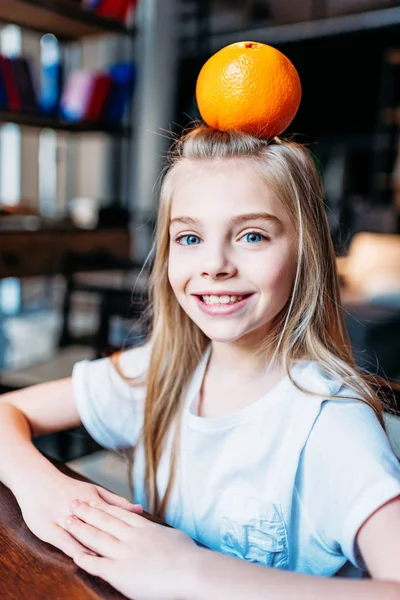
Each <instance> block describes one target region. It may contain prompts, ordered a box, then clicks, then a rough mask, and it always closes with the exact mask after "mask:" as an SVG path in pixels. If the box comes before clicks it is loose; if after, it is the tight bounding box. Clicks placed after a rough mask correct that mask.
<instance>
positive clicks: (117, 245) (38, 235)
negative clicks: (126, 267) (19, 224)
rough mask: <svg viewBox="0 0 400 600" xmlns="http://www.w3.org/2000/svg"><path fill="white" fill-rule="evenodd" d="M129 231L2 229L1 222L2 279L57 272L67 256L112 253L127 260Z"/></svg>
mask: <svg viewBox="0 0 400 600" xmlns="http://www.w3.org/2000/svg"><path fill="white" fill-rule="evenodd" d="M130 245H131V240H130V234H129V230H128V229H127V228H124V229H121V228H119V229H118V228H115V229H101V228H100V229H92V230H84V229H77V228H72V227H69V228H67V227H66V228H62V227H61V226H60V227H58V228H54V229H38V230H37V231H28V230H24V231H23V230H20V231H18V230H15V231H14V230H11V231H9V230H6V229H5V230H3V229H2V228H1V223H0V278H2V277H31V276H42V275H43V276H51V275H58V274H59V273H62V272H63V271H64V262H65V259H66V256H67V255H68V254H69V253H71V252H74V253H76V254H93V253H99V252H112V255H113V256H114V257H115V258H121V259H128V258H129V254H130Z"/></svg>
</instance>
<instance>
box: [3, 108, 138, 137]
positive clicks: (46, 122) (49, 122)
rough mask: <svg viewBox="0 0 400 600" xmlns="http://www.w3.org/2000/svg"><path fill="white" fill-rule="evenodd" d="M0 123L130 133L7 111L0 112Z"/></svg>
mask: <svg viewBox="0 0 400 600" xmlns="http://www.w3.org/2000/svg"><path fill="white" fill-rule="evenodd" d="M0 123H15V124H16V125H21V127H35V128H37V129H44V128H46V127H49V128H50V129H55V130H57V131H69V132H70V133H87V132H97V133H105V134H108V135H129V134H130V131H131V128H130V127H118V126H108V127H107V126H105V125H102V124H101V123H70V122H69V121H61V120H60V119H57V118H55V117H45V116H42V115H29V114H23V113H15V112H11V111H7V110H0Z"/></svg>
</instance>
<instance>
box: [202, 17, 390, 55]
mask: <svg viewBox="0 0 400 600" xmlns="http://www.w3.org/2000/svg"><path fill="white" fill-rule="evenodd" d="M399 26H400V8H398V7H394V8H386V9H379V10H373V11H368V12H363V13H358V14H353V15H343V16H339V17H330V18H329V19H318V20H314V21H304V22H301V23H293V24H290V25H274V26H264V27H258V28H253V29H248V30H241V31H229V32H224V33H219V34H218V33H212V34H211V35H210V46H209V47H210V51H211V52H215V51H217V50H219V49H220V48H222V47H223V46H226V45H228V44H232V43H233V42H239V41H248V40H254V41H257V42H264V43H266V44H272V45H274V44H276V45H279V44H288V43H294V42H302V41H307V40H314V39H321V38H329V37H330V38H334V37H339V36H344V35H349V34H353V33H362V32H367V31H377V30H390V29H395V28H399Z"/></svg>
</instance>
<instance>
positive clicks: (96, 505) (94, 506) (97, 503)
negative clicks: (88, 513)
mask: <svg viewBox="0 0 400 600" xmlns="http://www.w3.org/2000/svg"><path fill="white" fill-rule="evenodd" d="M89 506H93V508H99V506H100V502H97V501H96V500H91V501H90V502H89Z"/></svg>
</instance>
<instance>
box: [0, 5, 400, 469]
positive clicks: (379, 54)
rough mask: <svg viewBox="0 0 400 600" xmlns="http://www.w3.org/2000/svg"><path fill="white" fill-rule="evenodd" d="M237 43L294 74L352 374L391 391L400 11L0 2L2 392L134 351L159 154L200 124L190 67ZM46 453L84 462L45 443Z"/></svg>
mask: <svg viewBox="0 0 400 600" xmlns="http://www.w3.org/2000/svg"><path fill="white" fill-rule="evenodd" d="M239 40H250V41H259V42H264V43H268V44H271V45H273V46H275V47H277V48H279V49H280V50H281V51H282V52H284V53H285V54H286V55H287V56H288V57H289V58H290V59H291V60H292V62H293V63H294V65H295V66H296V68H297V70H298V71H299V74H300V78H301V81H302V85H303V99H302V103H301V106H300V109H299V112H298V114H297V116H296V118H295V120H294V121H293V123H292V124H291V126H290V128H289V129H288V131H287V132H286V133H285V135H287V136H294V139H295V140H297V141H299V142H303V143H306V144H307V145H308V146H309V147H310V149H311V150H312V151H313V153H314V155H315V160H316V163H317V165H318V168H319V170H320V172H321V175H322V178H323V181H324V185H325V190H326V204H327V213H328V219H329V223H330V228H331V234H332V239H333V241H334V245H335V249H336V253H337V262H338V268H339V273H340V281H341V289H342V299H343V303H344V306H345V311H346V323H347V327H348V330H349V333H350V337H351V342H352V345H353V349H354V352H355V355H356V357H357V361H358V363H359V365H360V366H361V367H363V368H364V369H366V370H367V371H368V372H370V373H371V374H375V375H379V376H382V377H384V378H385V379H387V380H388V381H389V382H390V383H391V385H392V386H393V389H394V390H396V389H397V387H396V385H397V380H398V379H399V378H400V154H399V147H400V146H399V132H400V5H399V2H398V0H168V1H166V0H139V1H138V0H2V1H1V4H0V390H1V391H2V392H4V391H7V390H11V389H17V388H21V387H25V386H28V385H32V384H34V383H39V382H42V381H47V380H50V379H55V378H59V377H66V376H68V375H69V374H70V373H71V370H72V366H73V364H74V362H75V361H77V360H80V359H82V358H93V357H99V356H105V355H107V354H109V353H110V352H112V351H113V349H115V348H119V347H124V346H127V345H132V344H135V343H138V342H140V340H141V339H142V338H143V335H145V333H146V321H145V319H144V318H143V310H144V308H145V307H146V294H147V278H148V274H149V271H150V269H151V261H150V262H149V263H146V262H145V259H146V256H147V254H148V252H149V250H150V248H151V243H152V232H153V227H154V220H155V210H156V203H157V193H158V180H159V173H160V171H161V169H162V167H163V164H164V160H165V154H166V151H167V149H168V147H169V145H170V143H171V139H172V136H173V135H176V134H179V132H180V131H181V130H182V128H184V127H186V126H187V125H188V124H190V123H191V122H192V121H193V120H195V119H197V118H198V117H199V114H198V111H197V107H196V103H195V98H194V90H195V82H196V78H197V75H198V73H199V70H200V68H201V66H202V65H203V63H204V62H205V61H206V60H207V58H209V57H210V56H211V55H212V54H213V53H214V52H216V51H217V50H219V49H220V48H222V47H223V46H225V45H226V44H229V43H232V42H235V41H239ZM394 422H395V421H394V417H393V423H394ZM82 444H86V446H85V448H86V451H87V450H88V446H87V440H86V441H85V440H84V441H83V442H82ZM399 444H400V442H399ZM55 452H56V454H57V455H58V456H60V457H61V458H65V457H70V455H71V452H72V454H73V455H78V454H82V452H83V451H82V448H81V449H79V448H75V449H74V450H73V451H71V448H70V446H69V445H68V444H67V443H66V442H65V440H64V441H63V440H62V439H61V440H60V439H59V438H57V441H56V451H55Z"/></svg>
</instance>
